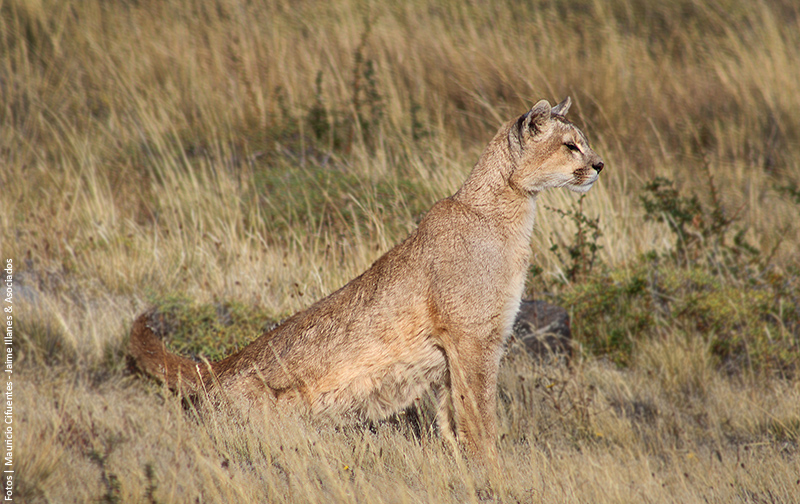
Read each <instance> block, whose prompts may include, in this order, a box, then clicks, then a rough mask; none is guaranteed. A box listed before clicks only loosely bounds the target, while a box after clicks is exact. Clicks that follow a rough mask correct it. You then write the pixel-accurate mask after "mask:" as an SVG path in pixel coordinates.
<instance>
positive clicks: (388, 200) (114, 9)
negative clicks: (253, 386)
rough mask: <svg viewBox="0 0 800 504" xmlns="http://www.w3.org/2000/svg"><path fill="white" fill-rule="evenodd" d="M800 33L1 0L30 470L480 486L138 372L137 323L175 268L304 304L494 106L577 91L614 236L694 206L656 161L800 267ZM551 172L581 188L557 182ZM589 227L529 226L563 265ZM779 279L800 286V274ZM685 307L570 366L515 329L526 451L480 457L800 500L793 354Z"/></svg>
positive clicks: (6, 172) (505, 484)
mask: <svg viewBox="0 0 800 504" xmlns="http://www.w3.org/2000/svg"><path fill="white" fill-rule="evenodd" d="M797 47H800V11H799V10H798V7H797V6H796V5H795V2H792V1H789V0H774V1H763V2H744V1H739V0H700V1H689V0H686V1H683V0H682V1H679V2H669V3H666V4H663V3H656V2H648V1H645V0H614V1H612V2H601V1H586V2H579V3H575V2H566V1H564V2H562V1H558V0H557V1H553V2H534V3H531V4H526V5H520V3H519V2H508V3H497V2H495V3H493V4H492V5H490V6H489V5H484V4H483V3H480V2H477V3H471V2H426V1H422V0H420V1H413V2H404V3H402V4H400V5H396V6H392V5H388V3H383V2H378V3H375V2H362V1H356V0H344V1H341V2H327V3H326V2H313V1H312V2H291V3H289V2H280V1H275V2H238V1H235V0H216V1H215V2H201V1H193V0H175V1H172V2H163V1H160V0H138V1H133V0H131V1H116V2H106V1H100V0H87V1H72V0H66V1H64V0H60V1H55V0H39V1H30V0H26V1H23V0H11V1H5V2H2V1H0V166H2V168H1V169H0V187H2V191H0V205H1V206H2V208H3V211H2V212H0V239H2V242H0V247H1V248H2V254H3V255H4V258H5V257H11V258H13V259H14V263H15V264H16V265H17V275H16V277H15V280H16V281H17V286H16V290H15V295H16V296H17V301H18V302H19V306H18V307H15V310H17V308H18V311H17V313H18V315H17V317H16V319H15V320H16V321H17V323H18V328H17V332H16V333H15V335H16V338H17V345H16V348H17V351H18V352H19V355H18V361H17V364H18V365H19V369H20V370H21V372H22V377H21V378H20V381H21V382H23V384H22V385H21V386H20V388H19V390H20V392H19V395H18V400H19V408H20V409H19V410H18V411H20V413H19V416H18V417H17V418H18V420H19V421H20V427H19V432H20V433H22V434H21V435H22V439H20V441H19V453H18V454H17V456H18V460H19V461H20V462H19V463H20V467H19V473H18V477H19V482H20V483H19V487H18V492H19V494H18V495H20V496H22V497H24V499H25V501H28V502H86V501H91V500H95V499H101V500H102V499H105V501H112V502H113V501H122V502H251V501H252V502H256V501H258V502H263V501H270V502H271V501H292V502H331V501H345V502H346V501H358V502H372V501H376V502H384V501H385V502H418V501H423V502H446V501H470V500H476V499H479V498H488V496H489V495H490V493H491V492H489V491H488V490H487V487H486V485H484V484H483V482H480V483H478V482H476V481H475V480H474V479H473V476H472V472H471V471H470V469H469V468H468V467H466V466H465V465H464V463H463V461H461V460H460V459H459V458H458V457H453V456H452V454H451V453H450V452H449V450H448V449H447V447H445V446H443V444H442V443H441V441H440V440H439V439H438V438H436V437H435V436H433V437H431V436H422V438H421V439H419V440H417V439H415V438H414V437H413V436H410V435H409V434H408V432H406V431H405V430H404V429H403V428H396V427H393V426H388V425H387V426H379V427H378V428H377V429H375V432H372V431H370V430H363V429H362V430H359V429H349V430H348V429H345V430H341V429H335V428H333V427H328V426H321V425H318V424H316V423H314V422H310V423H309V422H297V420H296V419H291V418H290V419H274V418H269V421H267V422H264V423H260V422H255V423H252V422H251V423H247V424H244V425H243V424H240V423H237V422H236V421H234V420H230V419H228V418H226V417H225V415H223V414H213V415H206V416H203V417H202V418H201V419H197V418H195V417H194V416H193V415H192V414H191V413H187V412H185V411H184V410H183V409H182V408H181V406H180V403H179V401H178V400H177V399H176V398H172V397H164V396H162V394H161V393H160V391H159V390H157V389H154V388H153V387H152V386H150V385H149V384H145V383H142V381H141V380H138V379H132V378H131V377H127V376H126V375H125V373H124V371H123V367H124V366H123V364H124V363H123V360H122V358H121V354H122V349H123V348H124V344H125V337H126V333H127V330H128V327H129V324H130V321H131V320H132V318H133V317H134V316H135V315H136V314H137V313H138V312H140V311H141V310H142V309H143V308H144V307H145V306H146V305H147V304H148V303H149V302H150V301H151V300H152V299H154V297H156V296H158V295H162V294H165V293H166V294H173V293H179V294H182V295H187V296H190V297H192V298H194V299H197V300H199V301H201V302H214V301H219V300H236V301H238V302H241V303H244V304H247V305H255V306H257V307H258V308H259V309H260V310H263V311H264V312H265V313H267V314H268V315H269V316H272V317H276V318H278V317H281V316H285V315H286V314H289V313H291V312H293V311H295V310H297V309H300V308H302V307H304V306H307V305H308V304H309V303H310V302H312V301H313V300H315V299H317V298H319V297H320V296H322V295H324V294H326V293H328V292H331V291H332V290H333V289H335V288H337V287H338V286H340V285H342V284H343V283H344V282H345V281H347V280H349V279H350V278H351V277H353V276H354V275H356V274H358V273H360V272H361V271H362V270H363V269H364V268H366V267H367V266H368V265H369V264H370V263H371V261H373V260H374V259H376V258H377V257H378V256H379V255H380V254H381V253H382V252H383V251H385V250H387V249H388V248H389V247H390V246H391V245H392V244H393V243H395V242H397V241H398V240H400V239H402V238H403V237H404V236H405V234H406V233H407V232H408V231H409V230H410V229H413V227H414V226H415V225H416V222H417V221H418V220H419V218H420V215H421V214H422V213H423V212H424V211H425V209H426V208H428V207H429V206H430V205H431V204H432V203H433V201H435V200H436V199H438V198H441V197H443V196H445V195H447V194H449V193H450V192H451V191H453V190H454V189H455V188H457V187H458V185H459V184H460V183H461V181H462V180H463V179H464V177H465V176H466V174H467V172H468V170H469V168H470V166H471V165H472V163H474V162H475V160H476V159H477V157H478V155H479V153H480V150H481V149H482V147H483V145H484V144H485V143H486V142H487V141H488V139H489V138H490V137H491V135H492V134H493V133H494V131H495V129H496V128H497V126H498V125H499V124H500V123H501V122H502V121H504V120H506V119H508V118H510V117H512V116H513V115H515V114H518V113H520V112H522V111H524V110H525V109H526V107H529V106H530V105H531V104H532V103H534V102H535V101H536V100H537V99H539V98H542V97H546V98H548V99H550V100H551V102H552V101H556V100H560V99H562V98H563V97H564V96H566V95H567V94H569V95H571V96H572V98H573V101H574V103H575V105H574V106H573V109H572V111H571V112H570V114H571V115H572V116H573V119H574V120H575V121H576V122H577V123H578V124H579V125H580V126H581V127H582V128H583V129H584V131H585V132H586V133H587V135H588V136H589V138H590V139H591V140H592V144H593V147H594V148H595V150H597V151H598V152H599V153H601V155H603V157H604V159H605V161H606V166H607V167H608V168H607V170H606V171H604V172H603V176H602V177H601V181H600V183H599V184H598V185H597V187H595V188H594V189H593V190H592V192H591V193H590V194H589V196H588V197H587V198H586V199H585V200H584V201H583V204H584V208H583V210H584V211H585V212H586V214H587V215H589V216H600V217H601V221H600V223H601V226H602V230H603V237H602V238H601V240H600V244H601V245H602V247H603V248H602V249H601V250H600V251H599V257H598V261H599V263H601V264H602V265H604V267H606V268H610V269H613V270H625V269H626V268H628V267H629V265H631V264H636V263H637V261H639V258H640V257H641V256H642V254H645V253H647V252H650V251H655V252H656V253H658V254H663V255H664V256H666V254H668V253H669V252H670V251H671V250H672V249H673V247H674V246H675V243H674V240H673V236H672V235H671V234H670V232H669V231H668V229H669V228H668V225H667V224H666V223H663V222H656V221H653V220H646V219H645V218H644V217H645V215H644V214H645V213H644V211H643V209H642V206H641V202H640V198H639V196H640V195H641V193H642V187H643V185H644V183H645V182H646V181H648V180H650V179H652V178H653V177H654V176H656V175H661V176H666V177H668V178H670V179H673V180H677V181H678V185H679V186H680V187H681V188H682V190H690V189H691V190H692V191H694V192H695V193H697V194H698V195H699V197H700V199H701V201H702V202H703V203H705V204H708V203H709V202H710V201H711V200H712V199H713V198H712V195H711V194H710V191H709V190H708V187H709V186H708V183H707V181H708V178H707V177H708V176H707V174H710V175H711V176H713V180H714V183H715V186H716V187H717V189H718V192H719V199H720V201H721V202H722V204H723V205H724V207H725V208H726V209H728V211H729V212H730V214H731V215H732V214H734V213H736V212H737V211H738V214H737V215H738V219H739V220H738V224H737V225H738V226H740V227H741V228H742V229H744V230H745V234H744V235H743V236H744V237H745V238H746V239H747V240H749V241H750V242H751V243H756V244H758V245H759V246H760V250H761V252H762V256H763V255H766V254H767V253H768V252H769V251H770V250H772V249H773V247H775V246H777V249H776V251H775V253H774V255H773V256H771V257H770V258H769V260H768V261H766V260H765V261H766V262H768V264H769V268H768V269H765V270H759V272H757V273H755V274H753V276H752V278H755V279H757V280H759V279H761V278H762V277H765V276H768V274H769V275H773V276H770V277H769V278H777V279H778V280H775V282H778V281H783V279H790V280H791V281H793V282H794V284H791V282H790V281H789V280H787V282H789V283H788V285H794V286H796V285H797V280H796V279H797V272H796V269H793V268H797V265H798V262H797V250H798V249H799V248H800V227H798V226H797V225H796V221H797V218H798V213H799V212H798V208H799V207H798V204H800V196H799V195H800V192H798V185H800V143H798V140H797V139H798V138H800V116H798V114H797V111H798V110H800V79H798V78H797V77H798V76H800V59H798V58H797V57H796V48H797ZM542 199H543V201H542V203H543V204H544V205H547V206H550V207H554V208H562V209H564V208H569V207H570V206H571V205H573V204H574V202H575V198H574V195H571V194H568V193H566V192H565V191H560V192H556V191H554V192H552V193H549V194H547V195H546V196H544V197H543V198H542ZM574 233H575V228H574V227H573V226H572V225H571V224H570V223H569V222H568V221H567V219H564V218H562V217H560V216H559V215H558V214H557V213H556V212H553V211H549V210H546V209H544V208H543V207H542V208H541V210H540V212H539V221H538V223H537V232H536V235H535V239H534V243H533V246H534V248H535V256H534V260H535V262H536V263H537V264H538V265H539V266H541V267H542V268H543V275H542V277H541V278H544V279H545V284H547V285H551V286H552V285H553V284H552V283H551V282H552V279H558V278H561V277H562V276H563V272H564V268H565V264H564V263H563V262H562V261H561V260H559V258H558V257H557V255H556V254H553V253H552V252H550V250H549V249H550V246H551V244H553V243H557V244H563V243H569V242H570V241H571V240H572V239H573V236H574ZM762 266H763V265H762ZM765 271H766V272H768V274H767V273H764V272H765ZM792 272H794V273H792ZM759 275H761V276H759ZM792 275H794V276H792ZM731 276H735V274H732V275H731ZM750 279H751V277H749V276H748V277H747V281H749V280H750ZM743 281H744V280H743ZM759 281H760V280H759ZM770 281H772V280H770ZM756 283H757V282H756ZM760 285H761V284H758V285H756V287H755V288H760V287H759V286H760ZM563 288H564V289H568V288H569V286H566V287H563ZM748 292H749V291H748ZM793 296H794V297H793ZM726 299H727V298H726ZM778 304H779V305H780V306H779V308H777V309H776V310H778V311H780V310H787V311H789V312H791V310H797V309H798V308H797V306H798V297H797V292H796V290H794V291H792V290H789V293H788V294H787V295H785V296H784V297H782V298H781V299H780V300H779V302H778ZM735 310H736V309H735V308H734V311H735ZM782 313H783V312H781V313H780V314H778V316H777V318H776V320H778V326H781V324H783V326H781V327H779V328H780V330H781V331H782V332H781V334H779V335H775V334H771V333H770V334H768V335H767V337H768V338H792V337H793V338H795V343H794V346H790V347H788V348H789V350H790V351H793V352H795V354H796V352H797V342H796V339H797V326H796V325H795V326H790V325H789V322H786V321H791V320H796V318H795V319H793V318H791V317H786V316H784V315H783V314H782ZM774 315H775V314H772V313H769V314H766V313H765V314H764V318H769V317H773V318H775V316H774ZM583 322H585V321H583ZM765 327H766V326H765ZM770 327H773V326H770ZM732 330H734V331H735V330H736V328H733V329H732ZM764 330H767V329H764ZM695 331H696V328H693V326H692V325H691V324H686V323H683V325H681V326H680V327H671V326H670V324H669V320H668V319H664V320H662V323H661V324H660V325H658V327H657V330H655V331H653V332H650V333H648V334H647V335H646V337H641V338H640V337H639V335H635V334H634V335H629V336H630V337H631V338H632V339H633V340H634V344H633V347H632V349H631V353H630V358H629V360H628V363H627V367H626V368H623V369H617V368H615V367H613V366H611V365H609V364H607V363H605V360H604V358H603V356H602V355H589V354H586V355H584V356H583V357H582V360H581V362H579V363H577V364H576V365H575V367H574V368H573V369H571V370H566V369H560V368H546V367H538V366H533V365H532V363H530V362H527V361H525V360H524V359H522V358H520V357H513V358H509V360H508V363H507V365H506V366H505V367H504V370H503V378H502V386H501V397H502V399H503V400H502V407H501V411H500V415H501V418H502V425H503V428H502V432H503V438H502V439H501V441H500V444H501V448H502V450H501V451H502V456H503V458H504V461H505V470H504V472H503V473H502V475H495V476H494V477H492V478H490V486H491V489H492V492H493V495H495V496H496V497H499V498H501V499H502V500H503V501H504V502H514V501H519V502H534V501H535V502H598V503H602V502H702V501H706V502H792V501H796V495H797V494H798V492H800V484H799V483H798V476H797V475H798V474H800V462H799V460H800V459H798V452H797V446H798V442H799V441H798V437H799V436H800V434H799V433H800V406H798V405H800V397H799V396H800V386H799V385H798V381H797V378H796V373H795V374H792V373H789V374H784V375H782V376H780V375H776V374H774V373H769V372H761V371H759V370H758V369H755V368H753V369H745V370H744V371H741V370H740V371H741V372H737V373H734V374H733V375H732V376H731V375H729V374H727V373H724V372H723V371H721V368H720V366H719V362H718V360H717V358H716V354H715V353H714V352H715V351H714V349H713V348H710V344H709V338H708V337H707V336H706V335H705V333H702V334H701V332H699V330H698V332H695ZM148 467H149V468H150V469H148ZM148 474H149V475H150V476H147V475H148ZM78 482H81V483H78Z"/></svg>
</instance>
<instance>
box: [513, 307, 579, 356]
mask: <svg viewBox="0 0 800 504" xmlns="http://www.w3.org/2000/svg"><path fill="white" fill-rule="evenodd" d="M513 337H516V338H517V339H518V340H519V341H520V342H522V343H523V344H524V346H525V349H526V350H527V351H528V353H529V354H530V355H531V356H532V357H534V358H535V359H539V360H547V359H550V358H559V357H561V358H564V359H565V360H566V361H567V362H569V360H570V358H571V357H572V333H571V331H570V328H569V314H567V310H565V309H564V308H562V307H560V306H557V305H554V304H551V303H548V302H546V301H528V300H526V299H523V300H522V303H521V304H520V308H519V313H517V319H516V321H515V322H514V330H513Z"/></svg>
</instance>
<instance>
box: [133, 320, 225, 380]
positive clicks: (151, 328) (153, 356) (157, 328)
mask: <svg viewBox="0 0 800 504" xmlns="http://www.w3.org/2000/svg"><path fill="white" fill-rule="evenodd" d="M164 326H165V324H164V322H163V320H162V316H161V315H159V314H158V313H156V312H155V311H153V310H150V311H147V312H145V313H143V314H142V315H139V317H138V318H137V319H136V320H135V321H134V322H133V328H132V329H131V337H130V343H129V344H128V356H129V364H130V366H131V368H132V369H134V370H138V371H141V372H143V373H145V374H147V375H150V376H152V377H153V378H155V379H157V380H159V381H161V382H162V383H164V384H165V385H167V387H169V388H170V389H171V390H173V391H175V392H180V393H181V394H184V395H187V396H193V395H196V394H197V393H198V392H200V391H201V390H202V389H203V386H204V384H207V383H209V382H210V380H209V377H210V370H209V366H208V365H207V364H204V363H198V362H195V361H193V360H191V359H187V358H186V357H181V356H179V355H175V354H173V353H170V352H169V351H167V347H166V346H165V345H164V341H163V340H162V337H163V336H164V335H165V333H166V332H167V331H165V330H164Z"/></svg>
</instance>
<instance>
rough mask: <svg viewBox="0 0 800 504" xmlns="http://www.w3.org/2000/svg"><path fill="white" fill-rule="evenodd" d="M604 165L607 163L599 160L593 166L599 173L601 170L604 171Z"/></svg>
mask: <svg viewBox="0 0 800 504" xmlns="http://www.w3.org/2000/svg"><path fill="white" fill-rule="evenodd" d="M604 166H605V164H603V162H602V161H598V162H596V163H595V164H593V165H592V168H594V169H595V170H596V171H597V173H600V172H601V171H603V167H604Z"/></svg>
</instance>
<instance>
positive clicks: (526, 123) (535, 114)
mask: <svg viewBox="0 0 800 504" xmlns="http://www.w3.org/2000/svg"><path fill="white" fill-rule="evenodd" d="M520 119H522V121H521V122H520V133H522V132H523V131H525V130H527V129H530V130H531V131H532V132H533V133H534V134H536V133H538V132H540V131H541V130H542V128H543V126H544V125H545V124H547V121H549V120H550V102H548V101H547V100H540V101H538V102H537V103H536V105H534V106H533V108H531V109H530V110H529V111H528V113H527V114H525V115H524V116H522V117H521V118H520Z"/></svg>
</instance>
